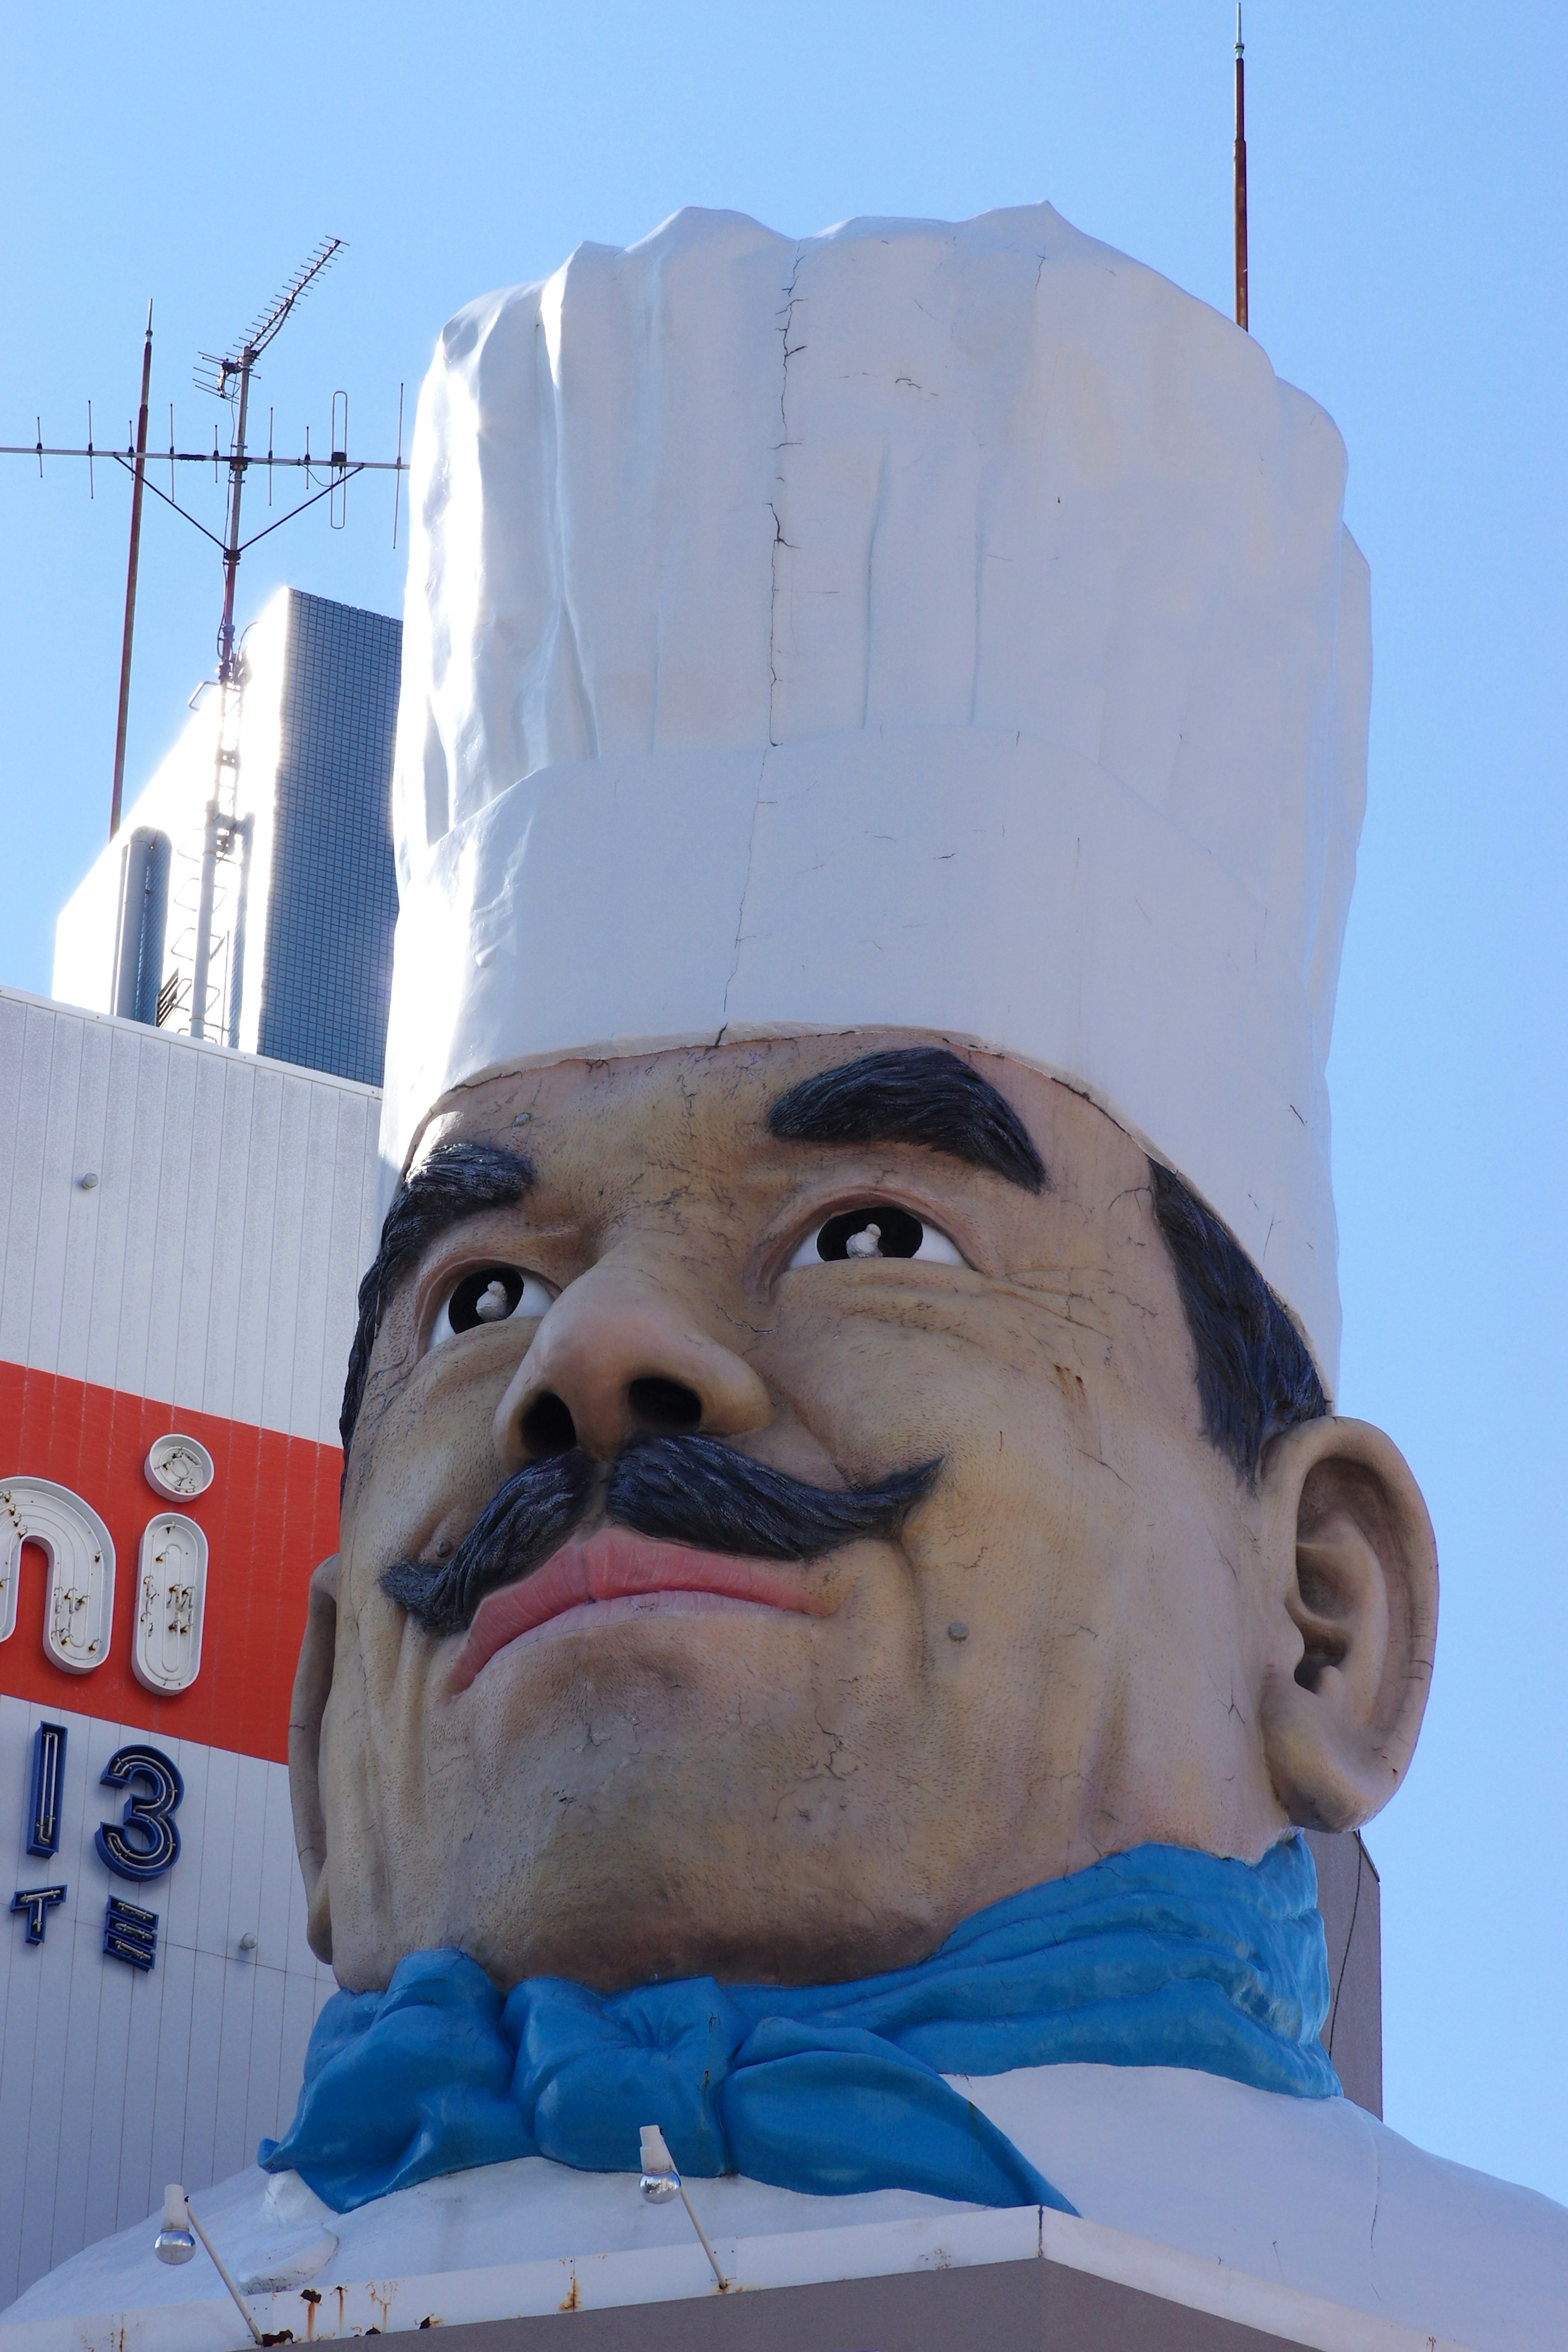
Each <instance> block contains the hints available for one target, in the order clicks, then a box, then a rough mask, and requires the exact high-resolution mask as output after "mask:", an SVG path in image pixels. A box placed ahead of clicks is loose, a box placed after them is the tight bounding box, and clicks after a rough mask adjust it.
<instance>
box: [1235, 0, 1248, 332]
mask: <svg viewBox="0 0 1568 2352" xmlns="http://www.w3.org/2000/svg"><path fill="white" fill-rule="evenodd" d="M1236 323H1237V326H1238V327H1245V326H1246V324H1247V50H1246V47H1245V46H1244V45H1243V42H1242V38H1241V0H1236Z"/></svg>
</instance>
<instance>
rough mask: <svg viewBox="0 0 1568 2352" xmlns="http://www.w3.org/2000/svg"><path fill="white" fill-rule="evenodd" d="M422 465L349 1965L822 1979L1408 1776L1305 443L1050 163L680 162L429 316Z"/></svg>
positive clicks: (336, 1629)
mask: <svg viewBox="0 0 1568 2352" xmlns="http://www.w3.org/2000/svg"><path fill="white" fill-rule="evenodd" d="M414 466H415V480H416V530H415V535H414V539H413V542H412V551H411V561H410V575H409V590H408V620H407V626H406V631H405V641H404V689H403V705H402V713H401V719H400V723H399V733H398V761H397V777H396V784H395V828H396V836H397V848H398V873H399V888H400V894H401V904H402V912H401V917H400V921H399V927H398V935H397V952H396V977H395V986H394V992H393V1004H392V1013H391V1030H390V1039H389V1045H388V1052H387V1080H386V1099H385V1129H384V1141H385V1151H386V1157H387V1160H388V1163H389V1167H390V1169H391V1170H392V1171H395V1175H396V1189H395V1192H394V1193H393V1194H392V1197H391V1205H390V1209H389V1213H388V1214H387V1217H386V1221H385V1225H384V1233H383V1236H382V1241H381V1246H380V1252H379V1255H378V1256H377V1258H376V1261H375V1264H374V1267H373V1268H372V1270H371V1272H370V1274H369V1276H367V1278H366V1280H365V1283H364V1286H363V1292H362V1296H361V1314H360V1322H359V1328H358V1333H357V1336H356V1338H355V1340H354V1346H353V1361H352V1366H351V1370H350V1375H349V1381H348V1391H347V1395H346V1399H345V1402H344V1407H343V1424H342V1425H343V1438H344V1444H345V1446H346V1448H347V1468H346V1475H345V1483H344V1489H343V1509H342V1551H341V1556H340V1559H338V1561H337V1562H336V1563H335V1564H331V1565H330V1566H329V1568H328V1569H327V1570H324V1571H323V1572H321V1574H320V1575H319V1576H318V1580H317V1583H316V1587H315V1591H314V1597H313V1603H312V1613H311V1622H310V1632H309V1633H308V1636H307V1641H306V1646H305V1654H304V1659H303V1663H302V1666H301V1671H300V1685H299V1690H298V1694H297V1703H296V1717H297V1720H296V1724H295V1731H294V1776H295V1790H296V1808H297V1815H298V1821H299V1825H300V1844H301V1852H302V1857H303V1861H304V1866H305V1871H306V1876H307V1880H308V1882H309V1884H310V1889H311V1923H312V1937H313V1941H314V1943H315V1946H316V1948H317V1949H318V1951H320V1952H321V1954H322V1955H323V1956H329V1955H330V1957H331V1960H332V1963H333V1966H334V1968H335V1969H336V1972H337V1975H338V1977H339V1979H340V1980H341V1982H342V1985H343V1986H344V1987H346V1988H349V1989H351V1990H365V1991H374V1990H378V1989H381V1988H384V1987H385V1986H387V1984H388V1982H389V1980H390V1979H391V1978H392V1976H393V1973H394V1970H395V1969H397V1967H398V1965H399V1963H400V1962H404V1961H405V1960H406V1959H407V1958H408V1956H410V1955H414V1954H420V1953H430V1952H433V1951H441V1950H445V1951H456V1952H458V1953H461V1954H464V1955H467V1956H468V1959H469V1960H470V1961H471V1962H475V1963H478V1965H479V1968H480V1969H483V1971H484V1972H485V1974H486V1976H487V1977H488V1978H489V1980H490V1981H491V1983H492V1984H493V1985H494V1986H495V1987H496V1988H497V1989H498V1990H499V1992H500V1993H503V1994H504V1993H505V1992H506V1991H507V1990H509V1989H510V1988H512V1987H515V1986H517V1985H519V1984H520V1983H521V1981H522V1980H523V1979H539V1978H554V1979H573V1980H574V1981H575V1983H576V1984H577V1985H579V1986H582V1987H585V1988H588V1989H590V1990H595V1991H596V1992H598V1993H600V1994H610V1993H615V1992H616V1991H618V1990H621V1989H624V1988H627V1987H642V1986H648V1985H651V1984H654V1983H656V1982H662V1981H667V1980H670V1979H679V1980H683V1979H692V1978H702V1977H710V1978H712V1979H717V1980H718V1982H719V1983H720V1984H721V1985H741V1986H747V1985H749V1986H753V1987H754V1986H759V1985H761V1986H775V1987H802V1986H825V1985H836V1984H842V1983H843V1982H845V1981H846V1980H850V1979H854V1980H859V1979H866V1978H868V1977H872V1976H875V1975H877V1974H878V1973H879V1972H886V1971H892V1970H899V1969H909V1968H911V1967H912V1966H914V1965H915V1964H918V1963H921V1962H923V1961H925V1960H926V1959H927V1958H929V1956H931V1954H933V1953H934V1952H936V1951H937V1950H938V1949H939V1948H941V1947H942V1945H943V1944H944V1941H945V1940H946V1939H948V1938H950V1937H952V1934H953V1932H954V1930H955V1929H958V1928H959V1927H961V1925H962V1923H963V1922H965V1921H970V1920H973V1918H974V1916H975V1915H977V1914H979V1913H981V1912H983V1911H985V1910H986V1908H987V1906H994V1905H997V1904H1000V1903H1005V1900H1006V1899H1007V1898H1010V1897H1016V1896H1018V1895H1020V1894H1021V1893H1022V1892H1023V1891H1024V1890H1028V1889H1034V1888H1038V1887H1041V1886H1043V1885H1048V1884H1049V1883H1052V1882H1058V1881H1065V1880H1067V1879H1068V1878H1070V1877H1072V1876H1073V1875H1074V1874H1079V1873H1082V1872H1085V1871H1086V1870H1089V1869H1090V1868H1092V1867H1093V1866H1095V1865H1099V1864H1105V1863H1106V1862H1107V1858H1108V1857H1119V1856H1127V1855H1131V1854H1132V1853H1134V1852H1135V1851H1136V1850H1142V1849H1146V1848H1154V1849H1160V1850H1162V1851H1163V1850H1168V1849H1174V1850H1178V1851H1185V1852H1188V1853H1194V1854H1196V1855H1199V1856H1215V1857H1220V1858H1222V1859H1223V1860H1224V1861H1225V1863H1226V1866H1227V1867H1231V1868H1235V1867H1236V1866H1237V1865H1245V1866H1252V1867H1255V1866H1258V1865H1260V1864H1265V1863H1266V1862H1267V1859H1268V1857H1269V1856H1270V1855H1271V1854H1273V1853H1275V1852H1276V1850H1277V1849H1279V1848H1281V1847H1284V1846H1288V1845H1289V1843H1290V1842H1291V1840H1292V1831H1293V1825H1309V1826H1315V1827H1320V1828H1331V1829H1340V1828H1347V1827H1350V1826H1352V1825H1353V1824H1355V1823H1359V1822H1363V1821H1365V1820H1366V1819H1367V1818H1368V1817H1369V1816H1370V1815H1371V1814H1373V1813H1374V1812H1375V1811H1377V1810H1378V1808H1379V1807H1380V1806H1381V1805H1383V1804H1384V1802H1385V1801H1387V1799H1388V1798H1389V1797H1390V1796H1391V1795H1392V1794H1393V1792H1394V1790H1395V1789H1396V1788H1397V1787H1398V1785H1399V1782H1400V1779H1401V1776H1402V1775H1403V1773H1404V1772H1405V1769H1406V1766H1407V1765H1408V1763H1409V1760H1410V1757H1411V1753H1412V1749H1413V1747H1414V1745H1415V1737H1416V1733H1417V1729H1418V1727H1419V1724H1420V1720H1421V1713H1422V1707H1423V1704H1424V1701H1425V1698H1426V1688H1427V1681H1428V1676H1429V1672H1430V1667H1431V1661H1432V1649H1433V1640H1434V1633H1435V1625H1436V1560H1435V1554H1434V1546H1433V1538H1432V1534H1431V1529H1430V1527H1429V1525H1428V1521H1427V1518H1426V1512H1425V1509H1424V1508H1423V1505H1422V1501H1421V1497H1420V1495H1419V1493H1418V1491H1417V1489H1416V1486H1415V1483H1414V1481H1413V1479H1412V1477H1411V1475H1410V1472H1409V1470H1408V1469H1407V1468H1406V1466H1405V1463H1404V1462H1403V1460H1402V1459H1401V1457H1400V1455H1399V1454H1398V1453H1397V1452H1396V1450H1395V1449H1394V1445H1393V1444H1391V1443H1390V1441H1389V1439H1388V1438H1386V1437H1385V1436H1384V1435H1383V1434H1382V1433H1380V1432H1378V1431H1377V1430H1374V1429H1372V1428H1369V1427H1367V1426H1366V1425H1364V1424H1363V1423H1359V1422H1354V1421H1347V1420H1342V1419H1340V1418H1337V1417H1336V1416H1335V1414H1334V1412H1333V1407H1332V1400H1333V1392H1334V1383H1335V1378H1336V1363H1337V1354H1338V1346H1339V1306H1338V1297H1337V1290H1336V1278H1335V1254H1336V1243H1335V1225H1334V1212H1333V1202H1332V1197H1331V1183H1330V1152H1329V1105H1328V1097H1327V1092H1326V1088H1325V1083H1324V1064H1325V1061H1326V1057H1327V1055H1328V1051H1329V1040H1330V1028H1331V1019H1332V1013H1333V1002H1334V991H1335V982H1336V977H1337V972H1338V967H1339V961H1340V951H1341V944H1342V933H1343V928H1344V922H1345V916H1346V909H1347V904H1348V900H1349V895H1350V890H1351V884H1352V870H1353V863H1354V854H1355V845H1356V839H1357V834H1358V830H1359V825H1360V820H1361V813H1362V805H1363V781H1364V767H1365V744H1366V724H1367V703H1368V690H1369V676H1370V670H1369V664H1370V655H1369V635H1368V596H1367V574H1366V568H1365V565H1364V563H1363V560H1362V558H1361V555H1360V554H1359V552H1358V551H1357V550H1356V548H1355V546H1354V544H1353V543H1352V541H1351V540H1350V538H1349V537H1348V535H1347V534H1346V532H1345V530H1344V528H1343V526H1342V520H1341V509H1342V489H1343V481H1344V466H1345V461H1344V453H1343V449H1342V444H1341V441H1340V438H1339V436H1338V434H1337V433H1336V431H1335V428H1334V426H1333V425H1332V424H1331V422H1330V420H1329V418H1328V417H1327V416H1326V415H1324V414H1323V413H1322V411H1321V409H1319V408H1318V407H1316V406H1315V405H1314V404H1312V403H1311V402H1310V400H1308V399H1306V398H1305V397H1304V396H1303V395H1302V394H1300V393H1299V392H1296V391H1294V390H1292V389H1291V388H1290V387H1289V385H1287V384H1284V383H1280V382H1279V381H1278V380H1277V378H1276V377H1275V375H1274V373H1273V372H1272V370H1271V368H1270V366H1269V363H1268V359H1267V358H1266V356H1265V355H1264V353H1263V352H1262V351H1261V350H1260V349H1259V348H1258V345H1257V344H1256V343H1255V342H1253V341H1249V340H1248V338H1247V335H1246V334H1244V333H1241V332H1239V331H1237V329H1235V328H1234V327H1233V326H1231V325H1230V324H1229V322H1228V321H1227V320H1224V319H1223V318H1221V317H1220V316H1219V315H1218V314H1217V313H1216V312H1215V311H1214V310H1210V309H1209V308H1208V307H1207V306H1206V305H1205V304H1204V303H1202V302H1200V301H1197V300H1195V299H1192V298H1191V297H1189V296H1187V295H1185V294H1184V293H1181V292H1180V291H1178V290H1177V289H1175V288H1173V286H1171V285H1170V284H1168V283H1167V282H1166V281H1165V280H1164V279H1163V278H1159V277H1157V276H1156V275H1154V274H1153V273H1152V272H1151V271H1150V270H1148V269H1146V268H1141V267H1139V266H1138V265H1136V264H1135V263H1132V262H1130V261H1129V260H1127V259H1126V258H1125V257H1123V256H1121V255H1120V254H1116V253H1114V252H1112V251H1110V249H1108V248H1107V247H1104V246H1101V245H1099V244H1096V243H1094V242H1093V241H1092V240H1090V239H1089V238H1087V237H1085V236H1081V235H1079V233H1078V232H1076V231H1075V230H1073V229H1072V228H1070V227H1069V226H1067V224H1066V223H1064V222H1063V221H1062V220H1061V219H1060V218H1059V217H1058V215H1056V214H1055V213H1054V212H1052V211H1051V210H1050V209H1049V208H1048V207H1046V206H1040V207H1037V208H1029V209H1026V210H1019V211H1016V212H1006V213H997V214H993V215H988V216H986V217H984V218H982V219H980V220H976V221H973V222H970V223H968V224H965V225H963V226H948V225H943V224H936V223H930V222H907V221H876V220H873V221H857V222H853V223H851V224H849V225H848V226H846V227H844V228H841V229H838V230H836V231H833V232H831V233H830V234H828V235H826V236H819V237H815V238H810V239H807V240H805V242H803V243H795V242H793V241H791V240H787V239H785V238H783V237H780V236H774V235H773V234H771V233H770V232H768V231H766V230H764V229H763V228H761V227H760V226H757V225H756V224H755V223H754V222H752V221H750V220H746V219H743V218H741V217H739V216H736V215H729V214H715V213H685V214H681V215H679V216H677V217H676V218H675V219H674V220H672V221H671V222H669V223H668V225H667V226H665V227H664V228H662V229H660V230H659V231H658V234H657V235H655V236H651V237H649V238H648V239H647V240H646V241H645V242H644V243H642V244H641V245H638V246H635V247H631V248H630V249H629V250H627V251H625V252H621V251H613V250H609V249H606V248H605V247H593V246H588V247H582V248H580V249H579V250H578V251H577V252H576V253H575V254H574V256H573V257H572V258H571V260H570V261H569V262H568V263H567V264H566V265H565V267H564V268H563V269H561V270H560V271H559V272H558V273H557V274H556V276H555V277H553V278H551V279H550V280H549V281H548V282H547V283H545V284H543V285H542V286H531V287H527V288H523V289H514V290H512V291H510V292H507V293H503V294H499V295H495V296H491V297H489V298H488V299H485V300H483V301H480V302H478V303H476V304H474V305H473V306H472V307H471V308H470V309H468V310H465V311H464V312H462V313H461V314H460V315H459V316H458V318H457V319H456V320H454V321H453V322H452V324H451V325H450V326H449V327H448V328H447V331H446V333H445V335H444V336H443V338H442V340H441V343H440V347H439V350H438V352H437V360H436V363H435V366H434V369H433V371H432V373H431V375H430V378H429V380H428V382H427V383H426V388H425V393H424V397H423V401H422V404H421V408H420V415H419V425H418V432H417V436H416V450H415V459H414Z"/></svg>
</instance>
